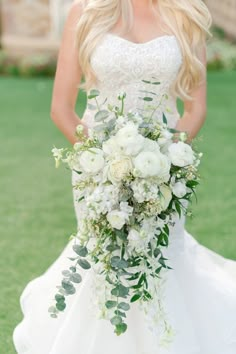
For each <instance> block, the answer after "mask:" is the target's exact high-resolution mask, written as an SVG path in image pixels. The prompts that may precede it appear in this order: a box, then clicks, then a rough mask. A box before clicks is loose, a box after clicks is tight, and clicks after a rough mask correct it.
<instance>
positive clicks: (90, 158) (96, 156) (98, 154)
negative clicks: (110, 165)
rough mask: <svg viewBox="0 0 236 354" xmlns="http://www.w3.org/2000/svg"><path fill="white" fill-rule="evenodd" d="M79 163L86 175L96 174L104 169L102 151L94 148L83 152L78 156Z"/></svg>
mask: <svg viewBox="0 0 236 354" xmlns="http://www.w3.org/2000/svg"><path fill="white" fill-rule="evenodd" d="M79 162H80V165H81V167H82V169H83V170H84V171H85V172H86V173H92V174H96V173H98V172H99V171H101V169H102V168H103V167H104V163H105V161H104V157H103V151H102V150H101V149H96V148H91V149H89V150H87V151H84V152H82V154H81V155H80V158H79Z"/></svg>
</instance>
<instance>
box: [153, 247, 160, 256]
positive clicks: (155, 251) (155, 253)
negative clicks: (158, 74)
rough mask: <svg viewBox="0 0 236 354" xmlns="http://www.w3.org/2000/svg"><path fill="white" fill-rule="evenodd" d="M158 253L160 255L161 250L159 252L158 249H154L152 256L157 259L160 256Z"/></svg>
mask: <svg viewBox="0 0 236 354" xmlns="http://www.w3.org/2000/svg"><path fill="white" fill-rule="evenodd" d="M160 253H161V250H160V249H159V248H155V249H154V252H153V254H154V257H155V258H157V257H158V256H159V255H160Z"/></svg>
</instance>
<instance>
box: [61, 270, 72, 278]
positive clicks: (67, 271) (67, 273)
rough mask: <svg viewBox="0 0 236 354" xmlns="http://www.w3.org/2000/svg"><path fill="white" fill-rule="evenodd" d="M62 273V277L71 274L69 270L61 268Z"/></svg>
mask: <svg viewBox="0 0 236 354" xmlns="http://www.w3.org/2000/svg"><path fill="white" fill-rule="evenodd" d="M62 274H63V275H64V277H69V276H70V275H71V272H70V271H69V270H63V271H62Z"/></svg>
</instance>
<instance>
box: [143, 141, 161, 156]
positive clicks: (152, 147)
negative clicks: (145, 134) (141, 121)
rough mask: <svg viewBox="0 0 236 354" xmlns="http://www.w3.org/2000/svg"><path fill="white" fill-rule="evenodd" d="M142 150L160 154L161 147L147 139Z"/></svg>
mask: <svg viewBox="0 0 236 354" xmlns="http://www.w3.org/2000/svg"><path fill="white" fill-rule="evenodd" d="M142 150H143V151H152V152H156V153H158V152H160V146H159V145H158V143H157V142H156V141H154V140H151V139H148V138H145V139H144V144H143V149H142Z"/></svg>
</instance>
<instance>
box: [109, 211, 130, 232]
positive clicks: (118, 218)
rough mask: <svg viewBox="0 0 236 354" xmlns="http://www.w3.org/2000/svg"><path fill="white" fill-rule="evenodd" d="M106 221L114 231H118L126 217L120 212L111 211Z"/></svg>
mask: <svg viewBox="0 0 236 354" xmlns="http://www.w3.org/2000/svg"><path fill="white" fill-rule="evenodd" d="M107 220H108V222H109V223H110V225H111V226H112V227H113V228H114V229H118V230H120V229H121V228H122V227H123V226H124V224H125V221H126V215H125V214H124V213H123V212H122V211H120V210H112V211H111V212H110V213H108V214H107Z"/></svg>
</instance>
